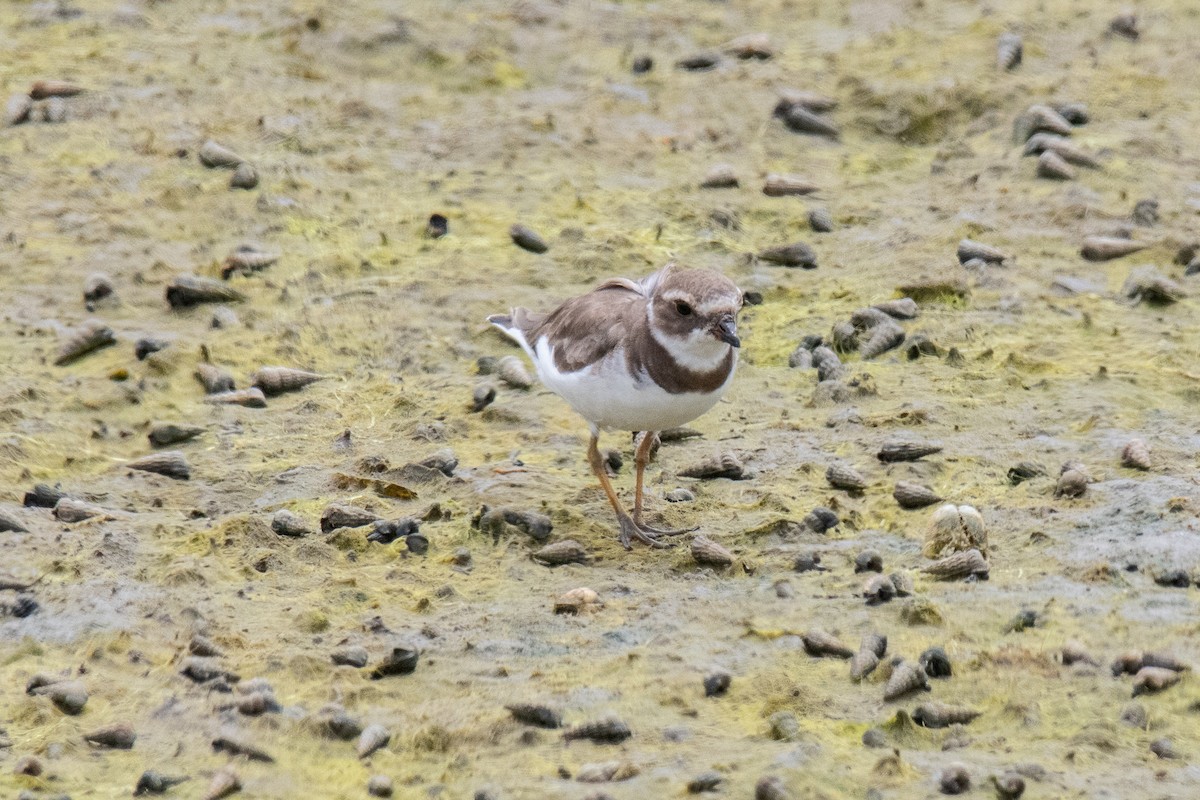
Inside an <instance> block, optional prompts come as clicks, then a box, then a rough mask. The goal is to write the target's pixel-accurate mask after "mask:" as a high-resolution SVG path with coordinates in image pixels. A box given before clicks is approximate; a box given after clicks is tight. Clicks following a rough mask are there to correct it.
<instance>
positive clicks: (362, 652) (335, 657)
mask: <svg viewBox="0 0 1200 800" xmlns="http://www.w3.org/2000/svg"><path fill="white" fill-rule="evenodd" d="M329 658H330V660H331V661H333V663H334V664H337V665H338V666H342V667H356V668H358V669H362V668H363V667H365V666H366V665H367V662H368V661H370V654H369V653H368V652H367V648H365V647H359V646H357V645H351V646H350V647H342V648H339V649H337V650H334V651H333V652H332V653H330V655H329Z"/></svg>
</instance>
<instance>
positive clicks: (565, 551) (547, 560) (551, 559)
mask: <svg viewBox="0 0 1200 800" xmlns="http://www.w3.org/2000/svg"><path fill="white" fill-rule="evenodd" d="M533 560H534V561H537V562H539V563H541V564H545V565H546V566H550V567H556V566H559V565H562V564H586V563H587V560H588V554H587V550H585V549H584V548H583V545H581V544H580V543H579V542H577V541H575V540H574V539H563V540H562V541H561V542H555V543H554V544H548V545H546V546H545V547H543V548H542V549H541V550H538V551H537V552H536V553H534V554H533Z"/></svg>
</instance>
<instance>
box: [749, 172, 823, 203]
mask: <svg viewBox="0 0 1200 800" xmlns="http://www.w3.org/2000/svg"><path fill="white" fill-rule="evenodd" d="M819 188H820V187H818V186H817V185H816V184H814V183H812V182H811V181H808V180H805V179H804V178H801V177H798V176H796V175H778V174H776V173H774V172H772V173H771V174H769V175H767V177H766V180H764V181H763V189H762V191H763V194H765V195H766V196H767V197H789V196H801V195H806V194H812V193H813V192H816V191H818V190H819Z"/></svg>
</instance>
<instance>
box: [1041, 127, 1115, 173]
mask: <svg viewBox="0 0 1200 800" xmlns="http://www.w3.org/2000/svg"><path fill="white" fill-rule="evenodd" d="M1047 151H1050V152H1054V153H1057V154H1058V155H1059V157H1061V158H1062V160H1063V161H1066V162H1067V163H1068V164H1074V165H1075V166H1077V167H1088V168H1090V169H1099V168H1100V166H1101V164H1100V161H1099V160H1098V159H1097V158H1096V157H1095V156H1094V155H1092V154H1091V153H1089V152H1088V151H1086V150H1084V149H1083V148H1082V147H1080V146H1079V145H1077V144H1075V143H1074V142H1072V141H1071V140H1070V139H1067V138H1065V137H1063V136H1058V135H1057V134H1053V133H1035V134H1034V135H1033V136H1030V137H1029V140H1028V141H1027V142H1025V151H1024V152H1025V155H1027V156H1036V155H1041V154H1042V153H1045V152H1047Z"/></svg>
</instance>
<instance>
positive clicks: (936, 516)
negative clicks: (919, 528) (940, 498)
mask: <svg viewBox="0 0 1200 800" xmlns="http://www.w3.org/2000/svg"><path fill="white" fill-rule="evenodd" d="M972 548H974V549H976V550H978V551H979V552H980V554H981V555H982V556H984V557H986V556H987V552H988V536H987V528H986V527H985V526H984V524H983V517H982V516H981V515H980V513H979V511H977V510H976V509H975V508H974V507H972V506H967V505H962V506H956V505H954V504H953V503H947V504H945V505H943V506H941V507H939V508H938V510H937V511H935V512H933V518H932V520H931V522H930V526H929V532H928V534H926V539H925V546H924V548H923V552H924V554H925V557H926V558H936V557H937V556H938V555H940V554H941V553H943V552H945V551H947V550H949V551H951V552H955V551H961V550H969V549H972Z"/></svg>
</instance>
